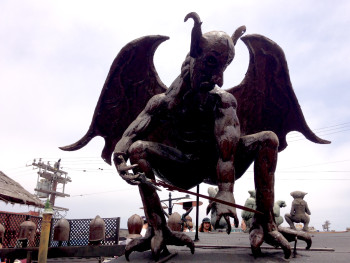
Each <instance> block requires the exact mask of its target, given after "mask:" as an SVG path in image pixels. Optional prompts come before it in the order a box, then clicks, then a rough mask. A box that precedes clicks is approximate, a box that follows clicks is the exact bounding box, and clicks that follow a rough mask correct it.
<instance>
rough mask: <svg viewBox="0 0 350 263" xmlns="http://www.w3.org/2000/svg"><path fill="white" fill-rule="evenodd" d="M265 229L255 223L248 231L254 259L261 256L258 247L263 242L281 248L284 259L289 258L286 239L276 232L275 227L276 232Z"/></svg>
mask: <svg viewBox="0 0 350 263" xmlns="http://www.w3.org/2000/svg"><path fill="white" fill-rule="evenodd" d="M272 224H273V223H272ZM266 229H268V228H267V227H266V228H264V227H263V225H262V224H259V223H257V221H255V222H254V223H253V227H252V228H251V230H250V234H249V239H250V246H251V249H252V253H253V255H254V257H255V258H256V257H258V256H260V255H261V248H260V246H261V245H262V243H263V242H266V243H268V244H270V245H272V246H274V247H281V248H282V249H283V252H284V257H285V258H289V257H290V255H291V253H292V251H291V247H290V244H289V242H288V241H287V239H286V238H285V237H284V236H283V235H282V234H281V233H280V232H279V231H277V227H276V228H275V229H276V230H271V231H268V230H266Z"/></svg>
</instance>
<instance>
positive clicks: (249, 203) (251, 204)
mask: <svg viewBox="0 0 350 263" xmlns="http://www.w3.org/2000/svg"><path fill="white" fill-rule="evenodd" d="M248 193H249V194H250V197H248V198H247V200H246V201H245V203H244V206H245V207H248V208H251V209H254V210H255V209H256V201H255V196H256V192H255V190H249V191H248ZM253 216H254V213H253V212H248V211H244V210H243V211H242V218H243V220H244V223H245V226H246V228H245V230H244V232H245V233H248V232H249V230H250V227H251V226H252V220H253Z"/></svg>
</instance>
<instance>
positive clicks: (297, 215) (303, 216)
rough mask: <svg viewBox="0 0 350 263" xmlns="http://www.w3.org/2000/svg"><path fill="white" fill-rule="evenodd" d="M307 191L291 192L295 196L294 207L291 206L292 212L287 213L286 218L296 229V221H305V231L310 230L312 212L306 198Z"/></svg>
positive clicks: (291, 226)
mask: <svg viewBox="0 0 350 263" xmlns="http://www.w3.org/2000/svg"><path fill="white" fill-rule="evenodd" d="M306 194H307V193H305V192H302V191H294V192H291V193H290V195H291V196H292V197H293V198H294V200H293V202H292V207H291V208H290V214H285V215H284V218H285V219H286V221H287V223H288V224H289V225H290V228H291V229H295V226H294V222H295V223H303V224H304V227H303V231H308V230H309V222H310V216H309V215H311V212H310V209H309V207H308V205H307V202H306V201H305V200H304V196H305V195H306Z"/></svg>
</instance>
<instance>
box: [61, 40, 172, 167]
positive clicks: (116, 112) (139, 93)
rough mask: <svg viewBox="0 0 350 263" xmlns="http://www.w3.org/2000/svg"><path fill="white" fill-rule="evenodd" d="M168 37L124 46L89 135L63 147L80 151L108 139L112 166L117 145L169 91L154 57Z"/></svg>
mask: <svg viewBox="0 0 350 263" xmlns="http://www.w3.org/2000/svg"><path fill="white" fill-rule="evenodd" d="M167 39H169V38H168V37H166V36H160V35H154V36H145V37H142V38H138V39H136V40H134V41H131V42H130V43H128V44H127V45H126V46H124V47H123V48H122V49H121V51H120V52H119V53H118V55H117V57H116V58H115V59H114V61H113V63H112V66H111V68H110V71H109V73H108V76H107V79H106V81H105V84H104V86H103V89H102V91H101V95H100V98H99V100H98V103H97V105H96V108H95V112H94V115H93V118H92V121H91V124H90V127H89V129H88V131H87V133H86V134H85V135H84V136H83V137H82V138H81V139H80V140H79V141H77V142H76V143H73V144H71V145H68V146H64V147H60V149H62V150H65V151H75V150H78V149H80V148H82V147H84V146H85V145H87V144H88V143H89V141H90V140H91V139H92V138H94V137H95V136H101V137H103V138H104V140H105V146H104V148H103V151H102V155H101V156H102V158H103V160H104V161H105V162H107V163H108V164H111V156H112V153H113V150H114V147H115V145H116V144H117V142H118V141H119V139H120V138H121V136H122V135H123V133H124V131H125V129H126V128H127V127H128V126H129V124H130V123H131V122H132V121H133V120H134V119H135V118H136V117H137V115H138V114H139V113H140V112H141V111H142V109H143V108H144V107H145V105H146V103H147V101H148V100H149V99H150V98H151V97H152V96H154V95H156V94H159V93H162V92H165V90H166V89H167V88H166V86H165V85H164V84H163V83H162V82H161V80H160V79H159V76H158V74H157V72H156V70H155V67H154V63H153V57H154V53H155V51H156V49H157V47H158V46H159V44H160V43H162V42H163V41H165V40H167Z"/></svg>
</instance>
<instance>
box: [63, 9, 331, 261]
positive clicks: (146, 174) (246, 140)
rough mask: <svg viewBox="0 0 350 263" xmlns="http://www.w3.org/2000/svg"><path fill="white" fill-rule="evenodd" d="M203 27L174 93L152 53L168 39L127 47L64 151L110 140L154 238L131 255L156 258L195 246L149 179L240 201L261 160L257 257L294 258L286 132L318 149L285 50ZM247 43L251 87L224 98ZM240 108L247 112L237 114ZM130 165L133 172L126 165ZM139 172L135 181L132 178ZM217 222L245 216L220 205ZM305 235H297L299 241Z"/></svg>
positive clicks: (137, 244)
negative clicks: (238, 190) (281, 160)
mask: <svg viewBox="0 0 350 263" xmlns="http://www.w3.org/2000/svg"><path fill="white" fill-rule="evenodd" d="M189 18H192V19H193V20H194V27H193V29H192V38H191V45H190V53H189V54H188V55H187V56H186V59H185V61H184V63H183V65H182V68H181V74H180V75H179V76H178V77H177V78H176V79H175V81H174V82H173V83H172V84H171V86H170V87H169V88H168V89H167V88H166V87H165V85H164V84H163V83H162V82H161V81H160V79H159V77H158V74H157V72H156V70H155V68H154V64H153V55H154V52H155V50H156V48H157V47H158V45H159V44H160V43H161V42H163V41H165V40H167V39H168V37H164V36H146V37H142V38H139V39H136V40H134V41H132V42H130V43H129V44H127V45H126V46H125V47H124V48H123V49H122V50H121V51H120V52H119V54H118V56H117V57H116V59H115V60H114V62H113V64H112V66H111V69H110V72H109V74H108V76H107V79H106V82H105V85H104V87H103V90H102V92H101V95H100V98H99V101H98V104H97V106H96V109H95V113H94V116H93V120H92V123H91V125H90V128H89V130H88V132H87V133H86V134H85V136H83V138H81V139H80V140H79V141H78V142H76V143H74V144H72V145H69V146H66V147H62V148H61V149H63V150H69V151H72V150H77V149H80V148H82V147H84V146H85V145H86V144H87V143H88V142H89V141H90V140H91V139H92V138H93V137H95V136H97V135H99V136H102V137H103V138H104V139H105V147H104V149H103V151H102V158H103V159H104V160H105V161H106V162H107V163H109V164H111V157H112V154H113V161H114V163H115V165H116V168H117V170H118V173H119V174H120V176H121V177H122V178H123V179H125V180H126V181H127V182H128V183H130V184H137V185H138V186H139V190H140V195H141V198H142V201H143V205H144V207H145V215H146V217H147V221H148V222H149V225H150V226H151V228H152V231H151V235H148V236H146V237H144V238H140V239H134V240H133V241H132V242H130V243H129V244H128V245H127V247H126V253H125V255H126V257H127V258H128V256H129V254H130V253H131V252H132V251H145V250H148V249H151V250H152V253H153V255H154V258H155V259H156V260H157V259H158V258H159V254H160V252H161V251H162V250H165V251H166V245H167V244H175V245H187V246H188V247H190V249H191V251H192V253H193V252H194V244H193V242H192V240H191V239H190V238H189V237H188V236H186V235H185V234H183V233H178V232H172V231H171V230H170V229H169V228H168V227H167V225H166V220H165V217H164V214H163V211H162V208H161V204H160V201H159V197H158V195H157V193H156V189H155V188H154V186H153V185H152V183H150V181H149V180H147V179H153V180H154V179H155V176H157V177H159V178H161V179H162V180H164V181H166V182H168V183H170V184H173V185H175V186H179V187H182V188H185V189H189V188H191V187H193V186H195V185H197V184H199V183H201V182H206V183H210V184H214V185H217V186H218V188H219V191H218V193H217V195H216V198H218V199H223V200H225V201H229V202H231V203H234V202H235V200H234V197H233V186H234V182H235V180H237V179H239V178H240V177H241V176H242V175H243V174H244V172H245V171H246V169H247V168H248V167H249V166H250V164H251V163H252V162H255V168H254V170H255V176H254V179H255V187H256V203H257V210H259V211H260V212H262V213H263V214H264V215H259V214H255V216H254V220H253V224H252V228H251V231H250V242H251V248H252V251H253V254H254V255H255V256H256V255H258V254H259V253H260V252H261V251H260V246H261V244H262V243H263V242H264V241H265V242H267V243H269V244H272V245H274V246H281V247H282V248H283V250H284V254H285V257H286V258H288V257H289V256H290V254H291V249H290V245H289V243H288V241H287V240H286V239H285V238H284V237H283V235H281V233H280V232H279V231H278V230H277V226H276V223H275V221H274V215H273V203H274V171H275V167H276V162H277V153H278V151H281V150H283V149H284V148H285V147H286V146H287V142H286V134H287V133H288V132H290V131H292V130H296V131H299V132H301V133H303V134H304V135H305V137H306V138H307V139H309V140H311V141H313V142H316V143H329V142H328V141H325V140H322V139H320V138H318V137H317V136H316V135H315V134H314V133H313V132H312V131H311V130H310V128H309V127H308V126H307V124H306V121H305V119H304V117H303V114H302V111H301V109H300V106H299V104H298V101H297V99H296V96H295V94H294V91H293V89H292V86H291V83H290V79H289V73H288V67H287V63H286V60H285V57H284V54H283V51H282V50H281V48H280V47H279V46H278V45H277V44H276V43H274V42H273V41H271V40H269V39H267V38H266V37H264V36H261V35H248V36H245V37H242V38H241V36H242V35H243V33H244V32H245V30H246V29H245V27H244V26H243V27H240V28H238V29H237V30H236V31H235V33H234V34H233V35H232V37H230V36H228V35H227V34H226V33H224V32H220V31H212V32H209V33H205V34H202V30H201V25H202V22H201V21H200V18H199V16H198V15H197V14H196V13H194V12H193V13H190V14H188V15H187V16H186V17H185V21H187V19H189ZM239 38H241V39H242V40H243V42H244V43H245V44H246V45H247V47H248V49H249V52H250V65H249V68H248V71H247V74H246V77H245V79H244V80H243V81H242V83H241V84H240V85H238V86H237V87H234V88H231V89H228V90H226V91H225V90H222V89H220V88H221V87H222V86H223V73H224V71H225V69H226V67H227V66H228V65H229V64H230V63H231V61H232V60H233V57H234V46H235V44H236V42H237V41H238V39H239ZM237 105H238V107H237ZM127 159H130V162H131V164H132V165H131V166H127V165H126V160H127ZM131 169H133V174H132V173H129V170H131ZM214 205H215V206H216V211H217V220H216V221H217V222H219V220H220V218H221V217H224V218H225V220H226V221H227V223H228V224H229V223H230V222H229V221H230V219H229V217H233V218H234V223H235V225H236V227H237V226H238V218H237V215H236V210H235V208H233V207H231V206H228V205H223V204H220V203H215V202H212V203H211V204H210V205H209V207H208V209H209V210H210V209H211V207H212V206H214ZM295 235H297V234H295Z"/></svg>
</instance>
